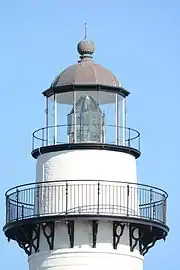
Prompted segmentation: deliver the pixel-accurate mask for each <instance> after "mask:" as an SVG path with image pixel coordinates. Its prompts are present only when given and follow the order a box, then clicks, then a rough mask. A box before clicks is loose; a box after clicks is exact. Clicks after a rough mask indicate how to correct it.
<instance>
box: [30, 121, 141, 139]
mask: <svg viewBox="0 0 180 270" xmlns="http://www.w3.org/2000/svg"><path fill="white" fill-rule="evenodd" d="M92 125H93V124H92ZM71 126H78V125H77V124H76V125H75V124H71ZM84 126H91V125H90V124H87V125H84ZM61 127H68V125H67V124H61V125H56V126H54V125H52V126H48V127H42V128H39V129H37V130H35V131H34V132H33V134H32V135H33V137H34V138H35V139H37V140H44V139H43V138H41V137H38V136H37V135H35V134H37V133H38V132H39V131H43V130H47V129H51V128H61ZM105 127H113V128H119V129H122V130H126V131H130V132H133V134H134V135H130V138H129V139H130V140H134V139H136V138H138V137H140V132H139V131H137V130H136V129H133V128H129V127H123V126H119V125H110V124H105ZM135 134H136V135H135Z"/></svg>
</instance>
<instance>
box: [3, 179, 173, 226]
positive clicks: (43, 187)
mask: <svg viewBox="0 0 180 270" xmlns="http://www.w3.org/2000/svg"><path fill="white" fill-rule="evenodd" d="M167 197H168V196H167V193H166V192H165V191H163V190H161V189H158V188H155V187H151V186H147V185H142V184H135V183H127V182H115V181H103V180H102V181H95V180H88V181H87V180H71V181H62V180H59V181H50V182H39V183H38V182H37V183H31V184H26V185H21V186H17V187H15V188H12V189H10V190H8V191H7V192H6V208H7V209H6V222H7V223H9V222H13V221H17V220H24V219H30V218H35V217H39V218H40V217H46V216H54V215H59V216H60V215H66V216H67V215H104V216H106V215H108V216H121V217H134V218H138V219H144V220H151V221H157V222H160V223H163V224H166V201H167Z"/></svg>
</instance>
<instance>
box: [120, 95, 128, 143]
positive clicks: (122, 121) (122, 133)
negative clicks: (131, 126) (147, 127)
mask: <svg viewBox="0 0 180 270" xmlns="http://www.w3.org/2000/svg"><path fill="white" fill-rule="evenodd" d="M118 103H119V105H118V106H119V112H118V114H119V115H118V137H119V140H118V144H120V145H125V138H126V132H127V131H126V121H125V120H126V115H125V98H124V97H122V96H121V95H118Z"/></svg>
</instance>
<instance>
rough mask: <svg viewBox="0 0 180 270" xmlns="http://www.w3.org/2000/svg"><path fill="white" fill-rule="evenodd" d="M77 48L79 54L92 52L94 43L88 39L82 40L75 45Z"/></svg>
mask: <svg viewBox="0 0 180 270" xmlns="http://www.w3.org/2000/svg"><path fill="white" fill-rule="evenodd" d="M77 50H78V52H79V54H80V55H85V54H90V55H91V54H93V53H94V51H95V45H94V43H93V42H92V41H90V40H86V39H85V40H82V41H80V42H79V43H78V45H77Z"/></svg>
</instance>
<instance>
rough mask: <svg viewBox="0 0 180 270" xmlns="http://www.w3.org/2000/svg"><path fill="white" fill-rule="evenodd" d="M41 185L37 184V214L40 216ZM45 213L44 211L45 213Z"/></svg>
mask: <svg viewBox="0 0 180 270" xmlns="http://www.w3.org/2000/svg"><path fill="white" fill-rule="evenodd" d="M39 188H40V187H39V185H38V186H37V213H36V215H37V216H38V215H39V208H40V207H39ZM43 214H44V213H43Z"/></svg>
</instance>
